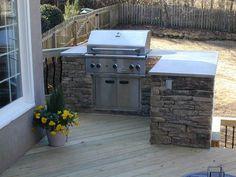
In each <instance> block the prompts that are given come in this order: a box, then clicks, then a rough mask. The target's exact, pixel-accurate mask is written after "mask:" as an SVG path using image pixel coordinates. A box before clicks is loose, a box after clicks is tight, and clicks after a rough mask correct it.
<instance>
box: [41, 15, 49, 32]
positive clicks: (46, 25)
mask: <svg viewBox="0 0 236 177" xmlns="http://www.w3.org/2000/svg"><path fill="white" fill-rule="evenodd" d="M41 25H42V33H44V32H46V31H48V30H49V29H50V22H49V21H48V19H47V18H46V17H45V16H41Z"/></svg>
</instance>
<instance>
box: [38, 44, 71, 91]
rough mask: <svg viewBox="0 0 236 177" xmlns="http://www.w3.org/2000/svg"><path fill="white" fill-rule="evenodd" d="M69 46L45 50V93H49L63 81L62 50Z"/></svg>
mask: <svg viewBox="0 0 236 177" xmlns="http://www.w3.org/2000/svg"><path fill="white" fill-rule="evenodd" d="M68 48H69V47H63V48H53V49H44V50H43V62H44V86H45V94H49V93H50V92H51V91H52V90H53V89H54V88H56V87H57V86H58V85H60V84H61V81H62V69H63V68H62V57H61V52H63V51H64V50H66V49H68Z"/></svg>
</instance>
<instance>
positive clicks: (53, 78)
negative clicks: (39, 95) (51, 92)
mask: <svg viewBox="0 0 236 177" xmlns="http://www.w3.org/2000/svg"><path fill="white" fill-rule="evenodd" d="M52 64H53V76H52V84H53V89H55V88H56V83H55V76H56V63H55V57H52Z"/></svg>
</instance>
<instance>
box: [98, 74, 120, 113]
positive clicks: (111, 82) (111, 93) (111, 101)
mask: <svg viewBox="0 0 236 177" xmlns="http://www.w3.org/2000/svg"><path fill="white" fill-rule="evenodd" d="M116 82H117V81H116V79H115V78H111V77H96V91H95V92H96V93H95V96H96V99H95V100H96V108H99V109H109V108H113V107H116V87H117V86H116V85H117V84H116Z"/></svg>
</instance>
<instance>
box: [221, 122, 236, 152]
mask: <svg viewBox="0 0 236 177" xmlns="http://www.w3.org/2000/svg"><path fill="white" fill-rule="evenodd" d="M235 127H236V119H235V120H232V119H230V120H221V147H225V148H232V149H234V148H235Z"/></svg>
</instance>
